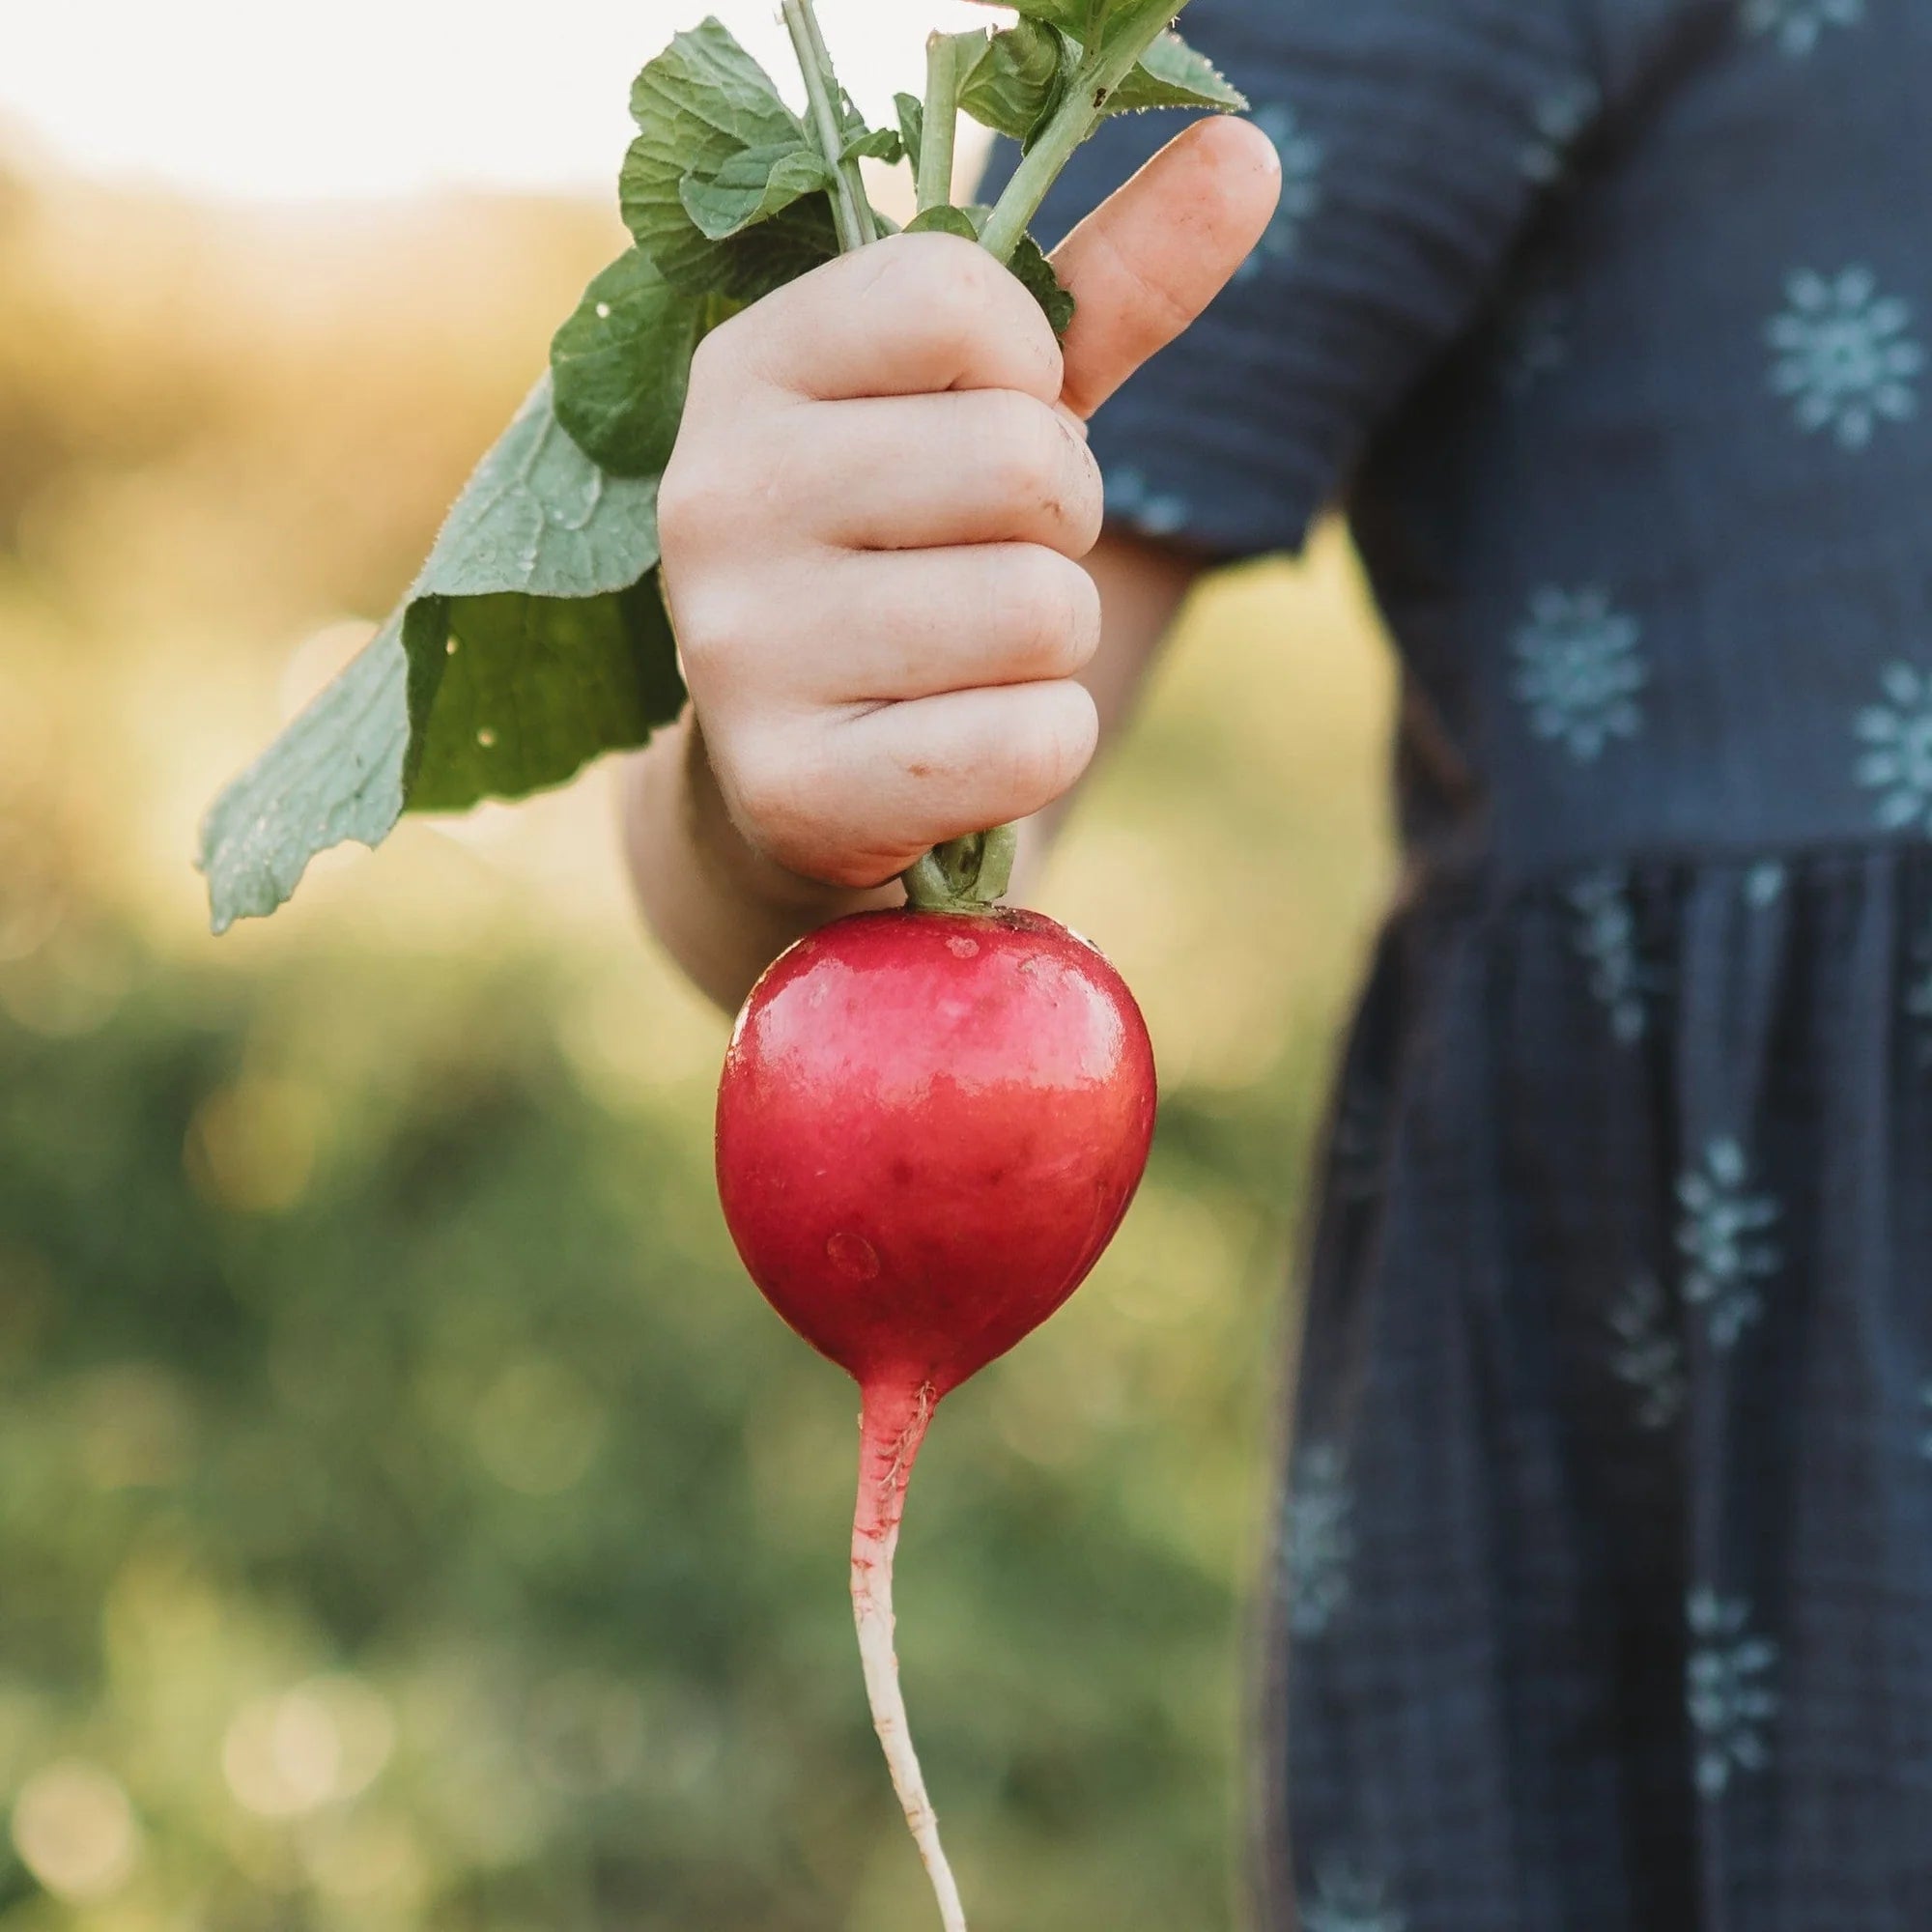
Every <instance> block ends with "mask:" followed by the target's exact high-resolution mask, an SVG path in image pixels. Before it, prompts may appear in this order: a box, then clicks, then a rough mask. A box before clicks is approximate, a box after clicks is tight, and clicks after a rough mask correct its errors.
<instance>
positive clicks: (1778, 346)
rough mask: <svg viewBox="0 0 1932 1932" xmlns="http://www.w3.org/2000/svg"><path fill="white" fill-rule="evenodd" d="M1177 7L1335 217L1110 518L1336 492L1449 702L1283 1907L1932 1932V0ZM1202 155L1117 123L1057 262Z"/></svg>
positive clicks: (1138, 402)
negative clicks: (1122, 189)
mask: <svg viewBox="0 0 1932 1932" xmlns="http://www.w3.org/2000/svg"><path fill="white" fill-rule="evenodd" d="M1184 24H1185V27H1186V30H1187V33H1188V36H1189V38H1190V40H1192V41H1193V42H1194V43H1196V44H1198V45H1200V46H1201V47H1202V48H1203V49H1204V50H1206V51H1207V52H1208V53H1209V54H1210V55H1212V56H1213V57H1214V58H1215V59H1216V60H1217V62H1218V63H1219V64H1220V65H1221V66H1222V67H1223V68H1224V69H1225V70H1226V71H1227V72H1228V73H1229V75H1230V77H1231V78H1232V79H1234V80H1235V82H1236V84H1237V85H1238V86H1240V87H1241V88H1242V89H1243V90H1244V91H1245V92H1247V93H1248V95H1249V96H1250V97H1251V99H1253V101H1254V103H1255V108H1256V114H1257V118H1258V119H1259V121H1260V122H1261V125H1262V126H1263V127H1264V128H1266V129H1267V130H1268V132H1269V133H1270V134H1271V135H1272V136H1273V138H1274V139H1275V142H1276V144H1277V146H1278V148H1279V150H1280V153H1281V156H1282V161H1283V172H1284V193H1283V197H1282V204H1281V212H1280V213H1279V214H1278V216H1277V217H1276V220H1275V222H1274V225H1273V227H1272V228H1271V229H1270V231H1269V233H1268V235H1267V237H1266V239H1265V241H1264V242H1263V244H1262V246H1261V248H1260V249H1259V250H1258V251H1257V253H1256V255H1255V256H1254V258H1253V259H1252V260H1251V262H1250V263H1249V264H1248V265H1247V267H1246V268H1245V269H1244V270H1243V271H1242V273H1241V275H1240V276H1239V278H1238V279H1237V280H1236V283H1235V285H1234V286H1233V287H1232V288H1231V289H1230V290H1229V291H1228V293H1227V294H1226V295H1225V296H1224V297H1223V298H1221V299H1220V300H1219V301H1218V302H1217V303H1216V305H1215V306H1214V308H1213V309H1212V310H1211V311H1210V312H1209V314H1208V316H1207V317H1206V318H1205V319H1204V320H1203V322H1202V323H1201V325H1200V326H1199V327H1197V329H1196V330H1195V331H1193V333H1192V334H1190V336H1189V337H1188V338H1187V339H1186V340H1185V342H1184V343H1182V344H1181V345H1179V346H1178V347H1177V348H1175V349H1174V350H1172V351H1170V352H1168V353H1166V354H1165V355H1162V356H1160V357H1158V358H1157V359H1156V360H1155V361H1154V362H1153V363H1152V364H1151V365H1150V366H1149V367H1148V368H1147V369H1146V370H1145V371H1144V372H1143V373H1142V374H1141V375H1140V376H1139V377H1137V378H1136V379H1135V380H1134V382H1133V383H1131V384H1129V385H1128V387H1127V388H1126V389H1125V390H1124V391H1122V394H1121V395H1120V396H1119V397H1118V398H1117V399H1116V400H1115V401H1114V402H1113V403H1112V404H1110V405H1109V406H1108V408H1107V409H1106V410H1104V411H1103V412H1101V414H1100V416H1099V418H1098V419H1097V420H1096V422H1095V424H1094V448H1095V451H1096V453H1097V454H1098V455H1099V457H1100V459H1101V463H1102V467H1103V469H1104V470H1105V472H1106V474H1107V478H1108V493H1109V504H1110V512H1111V514H1112V515H1113V516H1114V517H1115V518H1116V519H1117V520H1118V521H1119V522H1120V523H1122V525H1124V526H1130V527H1133V528H1136V529H1138V530H1140V531H1142V532H1144V533H1146V534H1149V535H1151V536H1156V537H1161V538H1167V539H1171V540H1175V541H1179V542H1183V543H1186V544H1189V545H1192V546H1194V547H1196V548H1197V549H1200V550H1203V551H1205V552H1208V553H1209V554H1213V555H1215V556H1219V557H1236V556H1243V555H1250V554H1259V553H1264V552H1272V551H1282V550H1293V549H1294V548H1296V547H1297V546H1298V545H1299V544H1300V542H1301V541H1302V539H1303V537H1304V535H1305V532H1306V529H1307V526H1308V525H1309V522H1310V520H1311V518H1312V517H1314V516H1315V515H1316V514H1317V513H1318V512H1319V511H1320V510H1321V508H1322V507H1323V506H1324V505H1326V504H1328V503H1330V502H1334V501H1340V502H1341V503H1342V504H1343V505H1344V506H1345V507H1346V509H1347V510H1348V512H1349V514H1350V520H1351V522H1352V526H1353V528H1354V532H1355V536H1356V540H1357V542H1358V544H1359V546H1360V548H1361V551H1362V554H1363V556H1364V559H1365V561H1366V563H1367V566H1368V569H1369V573H1370V576H1371V580H1372V582H1373V584H1374V587H1375V591H1376V594H1377V597H1378V602H1379V605H1380V608H1381V610H1382V611H1383V614H1384V616H1385V618H1386V621H1387V624H1388V627H1389V630H1390V632H1391V634H1392V636H1393V638H1394V639H1395V642H1396V644H1397V646H1398V648H1399V650H1400V653H1401V656H1402V661H1403V667H1404V678H1405V688H1406V696H1405V703H1404V708H1403V725H1402V731H1401V740H1400V744H1399V747H1398V751H1397V767H1398V778H1399V783H1400V789H1401V809H1402V822H1403V828H1404V835H1405V839H1406V847H1407V857H1408V867H1407V879H1408V883H1407V884H1406V888H1405V890H1404V893H1403V895H1402V899H1401V902H1400V904H1399V905H1398V906H1397V908H1396V909H1395V911H1394V912H1393V914H1392V915H1391V918H1390V920H1389V922H1388V923H1387V925H1386V928H1385V930H1384V933H1383V935H1382V938H1381V941H1380V944H1379V948H1378V954H1377V959H1376V963H1375V967H1374V971H1373V975H1372V979H1371V983H1370V985H1369V988H1368V991H1367V994H1366V997H1365V1000H1364V1002H1363V1005H1362V1009H1361V1011H1360V1013H1359V1016H1358V1019H1357V1022H1356V1024H1355V1027H1354V1029H1353V1032H1352V1034H1351V1037H1350V1044H1349V1047H1348V1051H1347V1055H1346V1064H1345V1066H1344V1070H1343V1075H1342V1081H1341V1091H1340V1094H1339V1096H1338V1099H1337V1103H1336V1108H1335V1112H1334V1116H1333V1121H1334V1124H1333V1127H1332V1129H1331V1133H1330V1136H1329V1141H1328V1146H1327V1151H1326V1153H1325V1156H1324V1171H1323V1189H1322V1194H1321V1208H1320V1214H1319V1220H1318V1222H1317V1225H1316V1228H1315V1232H1314V1237H1313V1243H1312V1251H1311V1264H1310V1270H1309V1279H1308V1284H1307V1314H1306V1324H1305V1337H1304V1341H1303V1345H1302V1348H1301V1353H1300V1372H1299V1384H1300V1385H1299V1393H1298V1397H1297V1401H1296V1413H1295V1424H1294V1448H1293V1457H1292V1466H1291V1469H1290V1472H1289V1476H1288V1480H1287V1485H1286V1490H1285V1495H1284V1506H1283V1534H1282V1549H1281V1564H1280V1577H1279V1582H1278V1599H1279V1601H1278V1606H1277V1610H1278V1613H1277V1617H1276V1629H1277V1638H1278V1641H1277V1642H1276V1644H1275V1645H1274V1646H1273V1649H1272V1653H1271V1661H1270V1668H1269V1672H1268V1676H1269V1684H1268V1689H1267V1699H1268V1714H1269V1721H1268V1723H1267V1725H1266V1727H1265V1729H1266V1735H1267V1746H1266V1752H1265V1755H1266V1760H1267V1762H1266V1766H1265V1772H1266V1777H1267V1786H1266V1789H1267V1794H1268V1795H1267V1802H1266V1804H1265V1805H1264V1813H1265V1827H1266V1829H1265V1832H1264V1841H1265V1842H1264V1858H1263V1860H1262V1863H1263V1865H1264V1890H1265V1893H1266V1895H1267V1901H1268V1905H1267V1910H1268V1913H1269V1915H1270V1923H1272V1924H1274V1925H1277V1926H1281V1927H1287V1926H1290V1925H1295V1924H1298V1925H1299V1926H1301V1927H1302V1928H1304V1932H1634V1928H1639V1927H1641V1928H1644V1932H1922V1928H1926V1927H1932V394H1928V389H1932V364H1928V360H1927V349H1928V346H1932V128H1928V107H1927V102H1928V100H1932V5H1926V4H1924V0H1197V4H1196V5H1194V6H1193V7H1192V8H1191V9H1190V10H1189V12H1188V14H1187V15H1186V16H1185V22H1184ZM1176 128H1177V124H1176V122H1175V120H1174V119H1173V118H1172V117H1163V116H1146V117H1131V118H1128V117H1123V118H1122V120H1121V121H1119V122H1115V123H1112V124H1110V125H1109V126H1108V128H1106V129H1105V131H1104V134H1103V137H1102V138H1100V139H1097V140H1096V141H1095V142H1094V143H1093V144H1092V146H1091V147H1090V148H1089V149H1088V150H1086V151H1084V152H1083V154H1082V155H1081V156H1079V157H1078V158H1077V159H1076V162H1075V164H1074V166H1073V167H1072V168H1071V169H1070V170H1069V172H1068V174H1067V176H1066V177H1065V179H1064V180H1063V183H1062V184H1061V186H1060V188H1059V189H1058V190H1057V191H1056V194H1055V197H1054V199H1053V200H1052V201H1051V202H1050V203H1049V206H1048V208H1047V210H1046V211H1045V214H1044V218H1043V221H1042V224H1041V225H1042V228H1043V229H1044V231H1045V232H1046V233H1047V235H1048V237H1049V239H1051V238H1052V237H1054V236H1055V235H1057V233H1058V232H1059V231H1060V230H1061V229H1062V228H1064V226H1065V221H1066V220H1067V219H1068V218H1070V217H1071V216H1072V215H1074V214H1076V213H1079V212H1082V211H1084V210H1085V209H1087V208H1089V207H1092V206H1093V205H1094V203H1095V202H1096V201H1097V200H1098V199H1100V198H1101V197H1102V196H1103V195H1104V193H1105V192H1106V191H1107V190H1108V189H1109V188H1110V187H1111V186H1113V185H1115V184H1116V183H1117V182H1118V181H1119V180H1120V179H1122V178H1123V177H1124V176H1125V174H1127V173H1128V172H1129V171H1130V170H1131V169H1132V168H1133V167H1134V166H1136V165H1138V163H1139V162H1140V161H1141V160H1143V159H1145V158H1146V157H1147V156H1148V155H1150V154H1151V152H1152V151H1153V150H1154V149H1155V148H1156V147H1157V146H1158V145H1160V144H1161V143H1162V142H1164V141H1165V140H1167V139H1168V138H1170V137H1171V136H1172V134H1173V133H1174V132H1175V131H1176ZM1008 165H1009V161H1008V160H1001V161H996V163H995V171H996V173H997V172H998V170H999V169H1000V168H1002V167H1005V166H1008ZM1292 647H1293V640H1292V639H1284V648H1292Z"/></svg>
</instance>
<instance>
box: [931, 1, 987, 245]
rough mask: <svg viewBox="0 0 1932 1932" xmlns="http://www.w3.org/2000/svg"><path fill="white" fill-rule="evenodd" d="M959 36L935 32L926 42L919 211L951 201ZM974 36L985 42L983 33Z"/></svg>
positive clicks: (948, 204) (957, 127) (957, 107)
mask: <svg viewBox="0 0 1932 1932" xmlns="http://www.w3.org/2000/svg"><path fill="white" fill-rule="evenodd" d="M960 38H961V37H960V36H959V35H957V34H933V35H930V36H929V37H928V38H927V40H926V43H925V103H924V106H923V110H922V113H921V118H920V137H919V212H920V213H922V214H923V213H925V211H926V210H927V209H928V208H947V207H950V206H951V205H952V152H953V144H954V142H955V140H956V139H957V137H958V132H959V90H960V86H961V83H962V82H963V81H964V79H965V75H964V74H963V73H962V72H961V71H960V65H959V54H960ZM974 39H975V40H977V41H978V42H979V43H980V45H981V46H983V45H984V44H985V40H984V37H983V36H982V35H975V36H974Z"/></svg>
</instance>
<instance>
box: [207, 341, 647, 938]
mask: <svg viewBox="0 0 1932 1932" xmlns="http://www.w3.org/2000/svg"><path fill="white" fill-rule="evenodd" d="M656 507H657V481H656V479H655V478H654V477H637V478H629V477H618V476H611V475H609V474H607V473H606V472H605V471H604V470H603V469H599V468H598V466H597V465H596V464H594V463H592V462H591V460H590V459H589V458H588V457H587V456H585V455H584V454H583V452H582V450H581V449H579V448H578V446H577V444H576V443H575V442H573V441H572V440H571V439H570V438H569V436H567V435H566V434H565V433H564V431H563V429H562V428H561V426H560V425H559V424H558V422H557V419H556V416H555V414H554V411H553V408H552V403H551V386H550V381H549V379H548V378H546V379H545V380H544V381H543V382H541V383H539V384H537V386H536V388H535V389H533V390H532V391H531V392H530V395H529V397H528V398H527V400H526V402H525V404H524V407H523V409H522V410H521V411H519V412H518V414H517V416H516V419H515V420H514V421H513V422H512V423H511V424H510V427H509V428H508V429H507V430H506V431H505V432H504V433H503V435H502V436H501V437H500V438H499V439H498V440H497V444H496V446H495V447H494V448H493V449H492V450H491V451H490V453H489V454H488V455H487V456H486V457H485V458H484V459H483V461H482V462H481V463H480V464H479V465H478V466H477V469H476V471H475V473H474V474H473V475H472V476H471V477H470V479H469V483H468V484H467V485H466V486H465V487H464V491H463V494H462V496H461V497H458V498H457V501H456V505H455V507H454V508H453V509H452V510H451V511H450V513H449V517H448V519H447V520H446V521H445V523H444V525H443V526H442V531H441V534H440V536H439V537H438V538H437V542H436V546H435V548H434V550H433V551H432V552H431V554H430V558H429V561H428V562H427V563H426V564H425V565H424V566H423V570H422V574H421V576H420V577H418V579H417V580H416V582H415V584H414V585H413V587H412V589H411V591H410V594H409V596H408V597H407V598H406V599H405V601H404V603H403V604H402V606H401V607H400V608H399V609H398V610H397V611H396V612H395V613H394V614H393V615H392V616H391V617H390V619H389V621H388V623H387V624H385V625H384V628H383V630H382V631H381V632H380V633H379V634H378V636H377V638H376V639H375V640H374V642H372V643H371V644H370V645H369V646H368V648H367V649H366V650H365V651H364V652H363V653H362V655H361V656H360V657H358V658H357V659H356V660H355V663H353V664H352V665H351V666H350V667H349V668H348V669H347V670H345V671H344V672H343V673H342V675H341V676H340V677H338V678H337V679H336V680H335V682H334V683H333V684H331V685H329V686H328V688H327V690H325V691H324V692H323V693H322V694H321V696H318V697H317V698H316V699H315V700H314V702H313V703H311V704H310V705H309V706H308V708H307V709H306V710H305V711H304V712H303V713H302V714H301V716H300V717H298V719H297V720H296V721H295V722H294V723H293V724H292V725H290V726H289V727H288V729H287V730H285V731H284V732H283V733H282V734H281V736H280V737H279V738H277V739H276V740H275V742H274V743H273V744H272V745H270V747H269V749H268V751H267V752H265V753H263V754H262V756H261V757H260V758H258V759H257V760H256V761H255V763H254V764H253V765H251V766H250V767H249V768H248V770H247V771H246V772H244V773H243V774H242V775H241V777H240V778H239V779H237V780H236V781H234V783H233V784H231V785H230V786H229V787H228V788H227V790H225V791H224V792H223V793H222V794H221V796H220V797H219V798H218V799H217V800H216V801H215V803H214V806H213V809H212V810H211V811H210V812H209V815H208V818H207V821H206V823H205V825H204V827H203V832H202V851H201V861H200V863H201V868H202V870H203V871H204V872H205V873H206V874H207V875H208V884H209V898H210V907H211V912H212V915H213V924H214V928H215V930H216V931H217V932H220V931H225V930H226V929H227V928H228V926H229V925H231V924H232V923H234V922H235V921H236V920H237V919H241V918H245V917H248V916H251V915H254V916H259V915H262V914H266V913H270V912H272V911H274V909H275V908H276V907H277V906H278V905H280V904H281V903H282V902H283V901H284V900H285V899H287V898H288V896H289V895H290V894H292V893H293V892H294V891H295V889H296V886H297V885H298V882H299V881H300V879H301V875H302V872H303V870H304V869H305V868H306V867H307V865H308V862H309V860H310V859H312V858H313V857H314V856H315V855H316V854H317V853H318V852H322V851H326V850H327V848H328V847H329V846H331V845H337V844H340V843H341V842H342V841H343V840H344V839H350V838H354V839H359V840H361V842H362V843H364V844H365V845H376V844H379V843H380V842H381V841H382V840H383V838H385V837H386V836H387V834H388V833H389V831H390V830H391V829H392V828H393V827H394V825H395V822H396V819H397V818H398V816H399V815H400V814H401V813H402V812H403V811H404V810H406V809H407V810H429V809H435V810H453V809H456V808H459V807H462V806H468V805H472V804H474V803H475V802H476V801H477V800H478V799H481V798H485V797H497V798H519V797H522V796H524V795H525V794H526V793H528V792H530V791H534V790H536V789H538V788H540V787H542V786H544V785H549V784H555V783H558V782H560V781H562V780H564V779H567V778H569V777H570V776H571V775H572V774H573V773H574V772H576V771H577V770H579V769H580V768H581V767H582V765H583V764H585V763H586V762H588V760H589V759H591V758H593V757H595V756H597V755H598V754H599V753H602V752H606V751H611V750H616V749H620V748H623V747H628V746H635V745H639V744H641V743H643V741H644V740H645V738H647V737H648V736H649V734H650V732H651V730H652V729H653V728H654V727H655V726H656V725H660V724H663V723H665V722H667V721H668V719H670V718H672V717H674V716H675V715H676V713H677V709H678V706H679V704H680V703H681V702H682V687H681V685H680V683H679V680H678V675H677V668H676V656H675V651H674V647H673V645H672V641H671V635H670V627H669V623H668V619H667V618H666V616H665V613H664V608H663V604H662V601H661V600H660V598H659V596H658V592H657V587H656V578H655V565H656V563H657V558H658V543H657V515H656ZM551 600H561V601H551ZM486 734H487V742H486Z"/></svg>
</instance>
